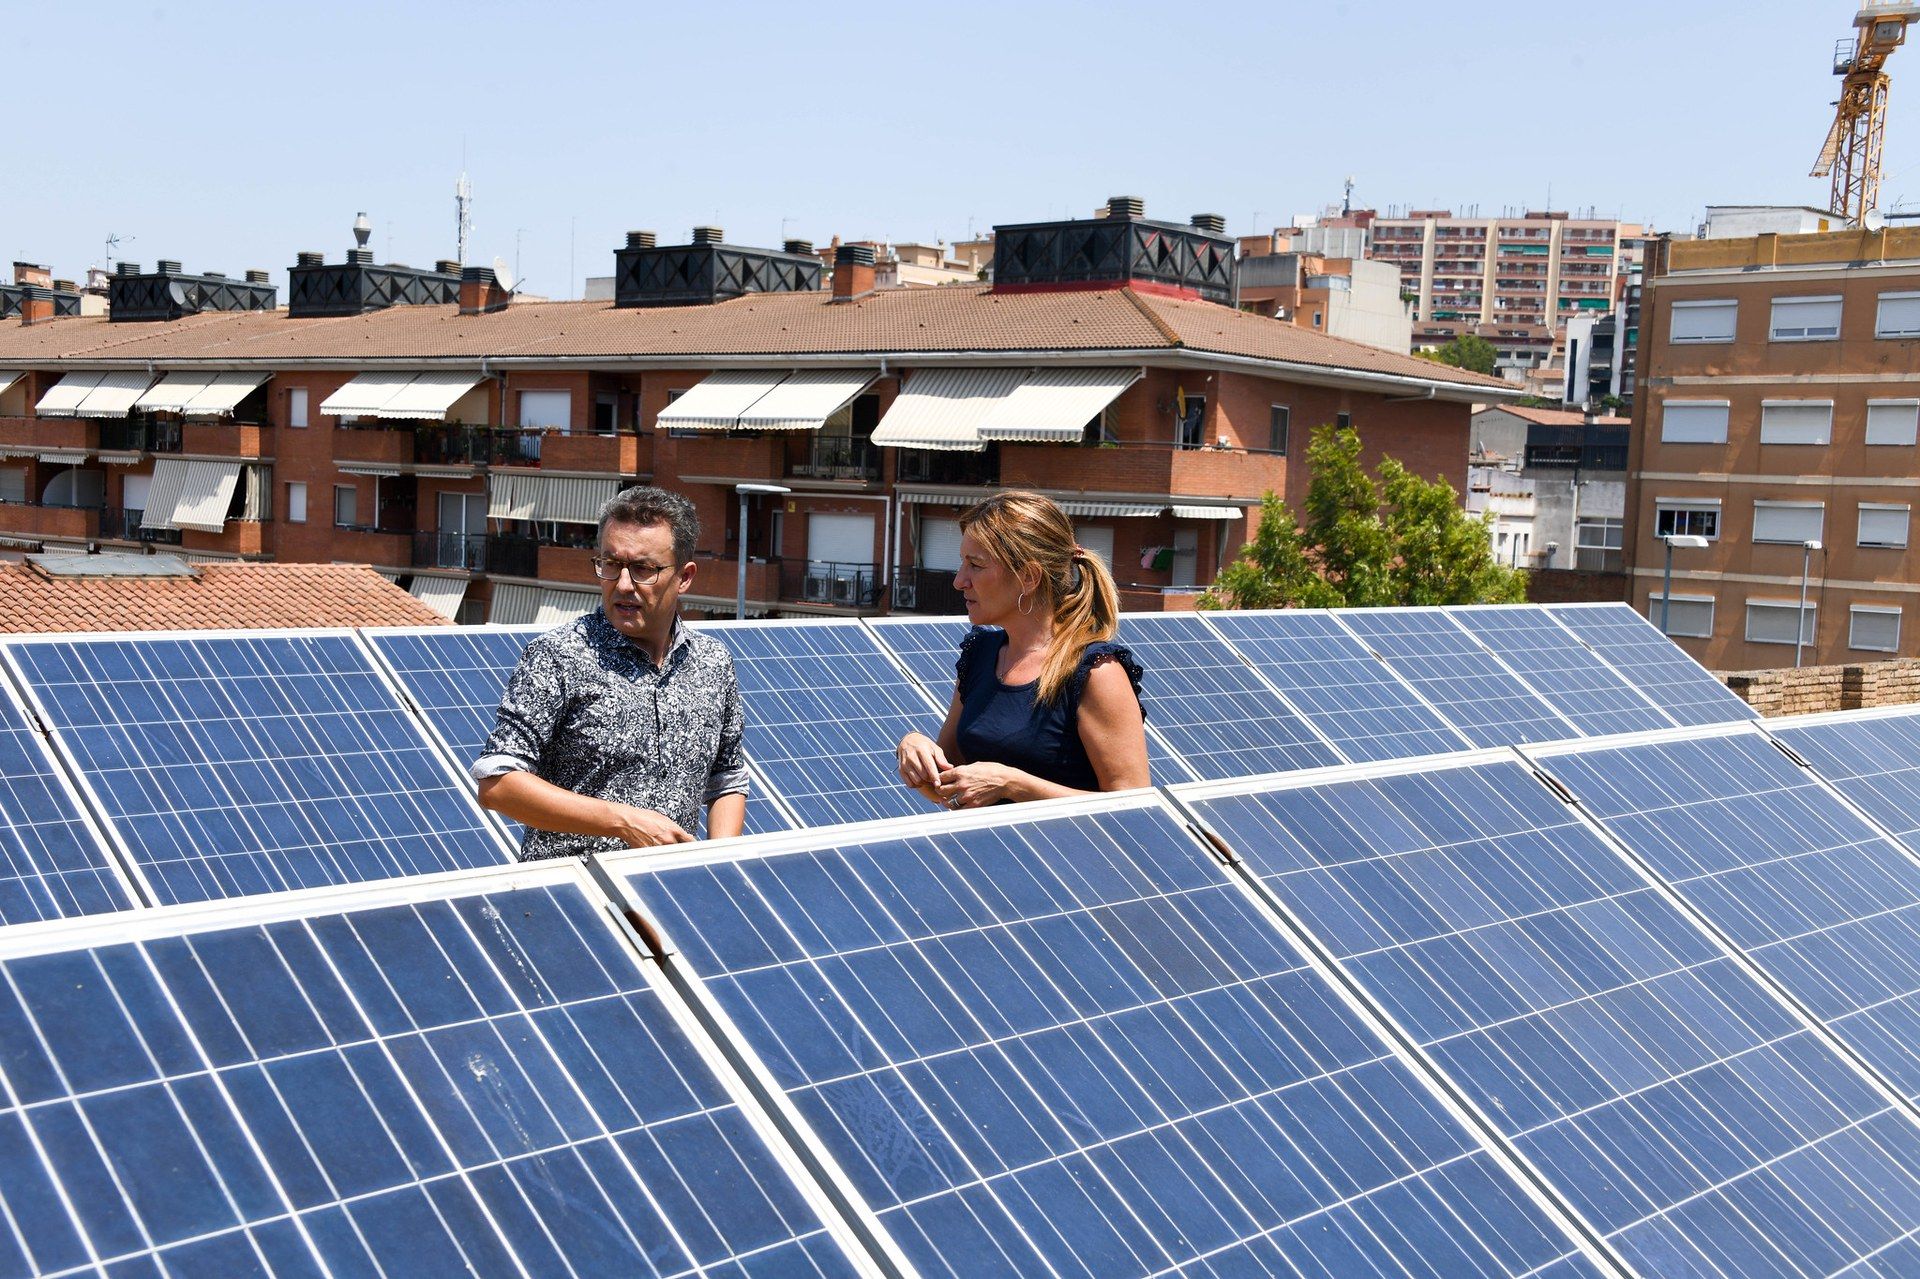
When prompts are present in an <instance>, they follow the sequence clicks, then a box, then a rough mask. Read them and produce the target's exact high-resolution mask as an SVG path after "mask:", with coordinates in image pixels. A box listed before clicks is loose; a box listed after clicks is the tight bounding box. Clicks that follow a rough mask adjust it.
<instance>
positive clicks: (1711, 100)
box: [0, 0, 1920, 298]
mask: <svg viewBox="0 0 1920 1279" xmlns="http://www.w3.org/2000/svg"><path fill="white" fill-rule="evenodd" d="M1853 8H1854V6H1853V5H1852V4H1851V3H1848V2H1847V0H1757V2H1756V3H1751V4H1746V5H1737V6H1736V5H1728V4H1723V3H1718V2H1714V3H1707V2H1706V0H1678V2H1676V0H1664V2H1660V3H1655V2H1654V0H1617V2H1616V3H1610V4H1580V5H1575V4H1562V3H1546V4H1517V3H1514V2H1513V0H1506V2H1504V3H1500V4H1489V3H1479V2H1477V0H1469V2H1467V3H1458V2H1456V3H1448V4H1412V3H1401V2H1398V0H1393V2H1389V3H1373V4H1359V3H1333V2H1329V0H1320V2H1318V3H1310V4H1285V5H1282V4H1277V3H1272V2H1270V0H1269V2H1268V3H1260V4H1252V3H1237V2H1236V3H1219V4H1211V5H1195V4H1186V3H1172V2H1169V3H1160V4H1151V5H1149V4H1137V3H1131V2H1130V0H1122V2H1111V0H1110V2H1108V3H1092V2H1091V0H1089V2H1087V3H1079V4H1065V3H1048V2H1047V0H1025V2H1024V3H1000V2H998V0H994V2H991V3H975V4H971V5H941V6H937V7H935V6H928V7H925V8H910V7H908V6H889V5H844V4H837V3H823V4H814V5H807V4H772V3H728V2H727V0H707V2H705V3H699V2H694V0H677V2H667V3H631V2H629V3H605V4H599V3H595V4H586V3H580V4H573V3H566V2H565V0H547V2H546V3H538V4H530V3H518V4H501V3H487V2H472V0H470V2H468V3H462V4H427V3H409V2H408V0H394V2H393V3H390V4H384V5H372V4H363V3H358V2H357V0H347V2H344V3H338V4H332V5H325V6H321V5H305V4H298V5H296V4H281V3H264V4H263V3H257V2H256V3H230V2H213V0H209V2H206V3H185V2H176V3H170V4H161V5H153V4H147V5H137V6H136V5H130V4H120V3H117V2H116V0H99V2H96V3H91V4H80V3H33V2H31V0H30V2H28V3H24V4H22V3H16V4H13V5H8V6H6V7H5V8H4V9H0V48H4V49H6V50H7V52H8V58H7V65H8V67H9V68H10V72H9V83H10V85H11V89H10V91H9V94H8V98H9V127H8V128H7V129H6V130H5V131H4V132H3V133H0V173H4V175H5V182H6V186H7V189H8V196H9V198H8V199H6V200H5V201H4V202H3V203H0V251H4V252H5V253H6V254H7V255H8V257H9V259H11V258H24V259H26V260H29V261H37V262H44V263H47V264H49V265H51V266H52V267H53V268H54V270H55V273H56V274H58V275H62V276H77V275H79V273H80V272H81V271H83V270H84V269H85V267H86V266H87V265H88V264H89V263H93V262H98V261H100V260H101V259H102V256H103V244H102V242H103V241H104V239H105V237H106V235H107V233H108V232H110V231H111V232H116V233H118V234H119V235H121V236H122V237H131V238H129V239H128V242H127V243H126V244H125V245H124V246H123V247H122V249H121V250H120V256H122V257H126V258H131V259H132V260H134V261H138V262H141V263H143V264H146V265H148V266H151V265H152V263H153V261H154V260H155V259H157V258H161V257H166V258H178V259H181V260H182V261H183V262H184V263H185V265H186V267H187V269H188V270H190V271H197V270H216V271H227V272H230V273H237V272H239V271H241V270H244V269H246V268H248V267H266V268H269V269H271V270H272V271H273V272H274V274H275V280H276V282H277V283H280V284H282V285H283V287H284V283H285V269H286V267H287V266H288V265H290V264H291V263H292V261H293V257H294V254H295V253H296V252H297V251H299V250H302V249H318V250H323V251H324V252H325V253H326V255H327V257H328V259H329V260H335V261H337V260H338V259H339V258H340V256H341V254H342V252H343V251H344V250H345V249H346V248H347V247H349V246H350V245H351V243H352V238H351V235H350V231H349V228H350V226H351V223H352V221H353V216H354V214H355V212H356V211H358V210H361V209H365V210H366V211H367V212H368V214H369V215H370V216H371V217H372V219H373V221H374V225H375V228H376V230H375V236H374V240H373V248H374V250H375V252H376V255H377V256H378V257H379V258H380V259H381V260H382V261H386V260H395V261H403V262H411V263H416V264H426V263H429V262H431V260H432V259H434V258H436V257H441V256H448V257H450V256H452V254H453V250H454V217H453V182H454V179H455V177H456V176H457V175H458V173H459V171H460V167H461V154H462V147H463V145H464V148H465V155H466V168H467V170H468V172H469V174H470V175H471V178H472V181H473V188H474V234H473V250H472V252H471V253H470V258H471V259H472V260H477V261H480V262H486V261H488V260H490V259H491V258H492V257H493V255H495V254H499V255H501V256H503V257H504V258H506V259H507V260H508V261H509V262H512V261H513V260H514V259H515V257H516V252H517V254H518V257H519V261H520V268H521V276H522V278H523V279H524V281H525V283H526V286H527V287H528V288H529V289H531V290H535V291H538V292H542V293H549V294H552V295H554V296H567V295H569V294H570V293H571V292H573V291H574V290H577V288H578V287H579V280H580V279H581V278H582V277H584V276H587V275H603V274H607V273H609V272H611V270H612V262H613V250H614V248H615V247H616V246H617V245H618V244H619V243H620V241H621V238H622V235H623V233H624V232H625V231H626V230H627V229H628V228H630V227H633V228H639V227H645V228H652V229H656V230H658V231H659V232H660V233H661V236H662V239H663V242H667V243H677V242H681V241H682V240H683V239H684V237H685V236H686V234H687V231H688V229H689V228H690V227H692V226H693V225H694V224H696V223H707V222H715V221H717V222H718V224H719V225H721V226H723V227H725V228H726V231H727V238H728V239H730V240H734V241H737V242H741V243H750V244H775V243H777V242H778V241H779V239H780V238H781V236H782V234H783V232H784V234H787V235H797V236H804V237H807V238H811V239H814V240H819V241H825V240H827V239H829V238H830V237H831V236H832V235H834V234H835V233H838V234H840V235H842V236H845V237H847V238H887V239H893V240H931V239H933V238H935V237H942V238H945V239H948V240H953V239H958V238H961V237H963V236H965V235H966V234H967V232H968V230H969V227H970V226H971V227H972V228H975V229H979V230H984V229H985V228H987V227H989V226H991V225H992V224H993V223H994V222H996V221H1002V222H1006V221H1021V220H1031V219H1035V218H1044V217H1051V216H1057V215H1061V214H1065V213H1070V214H1073V215H1075V216H1085V215H1086V214H1087V213H1088V212H1090V211H1091V210H1092V209H1093V207H1094V206H1095V205H1096V204H1098V203H1099V202H1100V201H1102V200H1104V199H1105V198H1106V197H1107V196H1109V195H1113V194H1119V193H1125V194H1137V195H1140V196H1142V197H1144V198H1145V200H1146V202H1147V212H1148V214H1149V216H1160V217H1169V218H1185V217H1186V216H1187V215H1189V214H1192V213H1195V212H1218V213H1221V214H1224V215H1225V216H1226V218H1227V221H1228V226H1229V228H1230V229H1232V230H1234V231H1236V232H1247V231H1251V230H1253V229H1255V222H1254V218H1255V215H1256V214H1258V216H1259V219H1260V222H1261V223H1262V224H1264V225H1267V226H1271V225H1274V224H1277V223H1284V222H1285V221H1286V220H1287V219H1288V218H1289V217H1290V216H1291V215H1292V214H1294V213H1296V212H1307V211H1310V210H1313V209H1316V208H1318V207H1319V206H1321V205H1323V204H1325V203H1326V202H1328V201H1331V200H1337V199H1338V198H1339V195H1340V182H1341V179H1342V178H1343V177H1344V176H1345V175H1347V174H1352V175H1354V177H1355V179H1356V181H1357V187H1356V190H1355V196H1354V198H1355V200H1356V202H1357V203H1362V204H1370V205H1374V206H1377V207H1385V206H1387V205H1400V206H1403V207H1404V206H1408V205H1414V206H1420V207H1449V206H1451V207H1453V208H1456V209H1464V208H1465V207H1466V206H1469V205H1478V206H1480V209H1481V210H1482V212H1485V213H1492V212H1496V211H1497V210H1498V209H1499V208H1500V207H1501V206H1503V205H1516V206H1518V205H1526V206H1532V207H1538V206H1540V205H1542V204H1544V203H1545V202H1546V200H1547V197H1548V192H1549V190H1551V193H1552V199H1553V205H1554V207H1556V208H1566V209H1575V208H1585V207H1588V206H1593V207H1595V208H1597V209H1598V210H1599V211H1600V212H1601V213H1602V214H1603V215H1605V214H1612V215H1618V216H1621V217H1625V218H1628V219H1630V220H1643V221H1649V222H1651V223H1653V224H1655V225H1657V226H1659V227H1661V228H1662V229H1669V230H1674V231H1680V232H1685V231H1687V230H1690V229H1691V228H1692V226H1693V225H1694V223H1695V222H1696V221H1697V220H1698V219H1699V216H1700V212H1701V210H1702V208H1703V207H1704V206H1705V205H1706V204H1708V203H1791V204H1799V203H1808V204H1819V203H1823V202H1824V198H1825V194H1826V184H1825V182H1823V181H1816V180H1814V179H1811V178H1809V177H1807V176H1806V174H1807V170H1808V168H1809V167H1810V166H1811V164H1812V161H1813V159H1814V156H1815V154H1816V152H1817V151H1818V149H1819V145H1820V142H1821V140H1822V138H1823V137H1824V135H1825V132H1826V128H1827V125H1828V122H1829V120H1830V119H1831V110H1830V108H1829V106H1828V104H1829V103H1830V102H1831V101H1832V99H1833V97H1834V96H1835V92H1836V87H1837V85H1838V81H1837V80H1836V79H1835V78H1834V77H1833V76H1832V75H1831V73H1830V70H1831V68H1830V58H1831V53H1832V47H1833V42H1834V41H1835V40H1836V39H1838V38H1839V37H1841V36H1843V35H1846V34H1848V33H1849V32H1850V30H1851V28H1850V23H1851V20H1852V16H1853ZM1915 44H1916V47H1915V48H1913V49H1908V50H1903V51H1901V52H1899V53H1897V54H1896V55H1895V56H1894V58H1893V60H1892V62H1891V64H1890V69H1891V70H1892V72H1893V78H1894V84H1893V93H1892V106H1891V111H1890V119H1891V124H1890V127H1889V129H1888V139H1889V144H1888V148H1887V162H1886V171H1887V174H1888V180H1887V185H1886V189H1885V194H1884V199H1883V204H1884V206H1885V207H1888V208H1892V207H1895V206H1896V204H1897V203H1898V202H1899V201H1901V200H1903V199H1904V200H1906V201H1907V207H1909V208H1920V39H1916V41H1915ZM570 239H571V242H572V246H573V250H572V258H571V268H570V265H569V241H570ZM516 240H517V241H518V244H517V246H516ZM282 296H283V298H284V293H283V294H282Z"/></svg>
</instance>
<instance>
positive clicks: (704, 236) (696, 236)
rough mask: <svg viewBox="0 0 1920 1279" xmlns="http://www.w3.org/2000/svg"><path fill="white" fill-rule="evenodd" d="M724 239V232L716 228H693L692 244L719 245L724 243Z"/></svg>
mask: <svg viewBox="0 0 1920 1279" xmlns="http://www.w3.org/2000/svg"><path fill="white" fill-rule="evenodd" d="M725 239H726V232H724V231H722V230H721V229H720V228H719V227H717V226H697V227H695V228H693V242H694V243H695V244H721V243H724V242H725Z"/></svg>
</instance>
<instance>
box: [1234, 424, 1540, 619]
mask: <svg viewBox="0 0 1920 1279" xmlns="http://www.w3.org/2000/svg"><path fill="white" fill-rule="evenodd" d="M1307 465H1308V468H1309V470H1310V471H1311V473H1312V476H1313V478H1312V481H1311V482H1310V483H1309V484H1308V486H1307V498H1306V501H1305V503H1304V504H1303V510H1304V511H1305V513H1306V522H1305V523H1304V524H1302V523H1301V521H1300V519H1299V518H1298V517H1297V516H1296V515H1295V514H1294V512H1293V511H1292V510H1291V509H1290V508H1289V507H1288V506H1287V504H1286V503H1285V502H1283V501H1282V500H1281V499H1280V498H1279V497H1278V496H1277V495H1276V494H1273V493H1268V494H1267V495H1266V497H1265V498H1264V499H1263V500H1262V502H1261V504H1260V527H1259V529H1258V530H1257V531H1256V532H1255V533H1254V536H1253V538H1252V540H1251V541H1249V542H1248V543H1247V544H1246V545H1244V546H1242V547H1241V548H1240V554H1239V555H1238V556H1236V557H1235V558H1234V560H1233V562H1232V563H1231V564H1228V565H1227V566H1226V567H1225V568H1223V569H1221V570H1220V576H1219V578H1218V580H1216V581H1215V582H1214V584H1213V586H1212V587H1211V588H1209V589H1208V591H1207V592H1206V594H1205V595H1203V596H1201V598H1200V606H1201V607H1202V608H1284V607H1289V606H1291V607H1297V608H1343V607H1344V608H1377V607H1381V606H1384V605H1392V604H1493V603H1512V602H1516V601H1519V600H1523V599H1525V598H1526V574H1524V573H1522V572H1521V571H1520V570H1518V569H1515V568H1510V567H1508V566H1506V565H1503V564H1501V563H1500V562H1499V561H1498V560H1496V559H1495V558H1494V554H1493V539H1492V537H1491V535H1490V529H1489V525H1488V522H1487V519H1486V517H1478V518H1476V517H1474V516H1471V515H1468V514H1467V513H1466V512H1465V511H1464V510H1462V509H1461V507H1460V497H1459V494H1458V493H1456V492H1455V491H1454V488H1453V486H1452V485H1451V484H1448V483H1446V482H1445V481H1444V480H1427V479H1422V478H1421V477H1420V476H1418V475H1416V474H1414V473H1413V472H1412V471H1409V470H1408V469H1407V468H1406V467H1405V466H1403V465H1402V464H1401V463H1400V461H1399V460H1398V459H1397V458H1386V459H1385V460H1383V461H1382V462H1381V463H1380V466H1379V469H1378V475H1377V476H1375V475H1369V474H1368V473H1367V470H1366V468H1365V467H1364V466H1363V465H1361V462H1360V436H1359V433H1358V432H1356V431H1354V430H1352V429H1351V428H1349V429H1347V430H1344V431H1336V430H1335V429H1334V428H1333V427H1331V426H1322V427H1320V428H1318V429H1316V430H1315V431H1314V433H1313V439H1312V441H1311V443H1309V445H1308V446H1307Z"/></svg>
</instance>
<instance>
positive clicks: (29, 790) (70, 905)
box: [0, 675, 138, 925]
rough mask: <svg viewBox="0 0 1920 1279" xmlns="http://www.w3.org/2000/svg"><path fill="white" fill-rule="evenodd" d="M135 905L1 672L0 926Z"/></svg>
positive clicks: (124, 908)
mask: <svg viewBox="0 0 1920 1279" xmlns="http://www.w3.org/2000/svg"><path fill="white" fill-rule="evenodd" d="M137 904H138V903H137V902H136V901H135V899H134V895H133V890H132V888H131V886H130V885H129V884H128V883H127V881H126V880H125V878H124V877H123V876H122V874H121V872H120V868H119V867H118V866H117V865H116V864H115V863H114V860H113V858H112V857H111V856H110V855H109V854H108V852H107V848H106V846H105V845H104V844H103V843H102V842H101V839H100V834H99V832H98V831H97V830H95V829H94V825H93V823H92V822H91V821H90V820H89V819H88V818H87V816H86V814H85V812H84V811H83V810H82V809H81V807H80V798H79V796H78V795H76V794H75V793H74V791H73V787H72V784H71V783H69V782H68V780H67V777H66V775H65V774H64V773H62V772H61V771H60V766H59V764H58V763H57V762H56V761H55V760H54V758H53V755H52V752H50V751H49V750H48V749H47V744H46V742H45V741H43V740H42V739H41V737H40V734H39V733H37V732H35V731H34V729H33V725H32V724H31V723H29V722H28V719H27V713H26V708H25V707H23V706H22V705H21V704H20V699H19V694H17V693H16V692H14V690H13V686H12V685H11V684H9V683H8V682H7V681H6V679H5V678H4V675H0V925H6V924H22V923H27V922H29V921H32V920H40V919H68V918H71V917H73V916H76V915H96V914H101V913H103V912H106V911H113V910H126V909H128V908H130V907H132V906H135V905H137Z"/></svg>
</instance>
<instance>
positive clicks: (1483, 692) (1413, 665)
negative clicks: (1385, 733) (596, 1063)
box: [1339, 608, 1580, 746]
mask: <svg viewBox="0 0 1920 1279" xmlns="http://www.w3.org/2000/svg"><path fill="white" fill-rule="evenodd" d="M1339 617H1340V620H1341V622H1342V623H1344V624H1345V625H1346V626H1347V627H1348V628H1349V629H1350V630H1352V631H1353V633H1354V634H1355V635H1357V636H1359V637H1360V639H1361V640H1362V641H1364V642H1365V643H1366V645H1367V646H1368V647H1369V648H1371V649H1372V650H1373V651H1374V652H1376V653H1378V654H1380V656H1381V657H1382V658H1384V659H1385V660H1386V663H1387V665H1389V666H1391V667H1392V668H1393V669H1394V671H1395V672H1396V673H1397V674H1399V676H1400V677H1401V678H1402V679H1404V680H1406V681H1407V682H1408V683H1409V684H1411V685H1413V687H1414V690H1415V691H1416V692H1418V693H1419V694H1420V696H1421V697H1423V698H1425V699H1426V701H1427V702H1428V704H1430V705H1431V706H1432V707H1433V708H1434V709H1435V710H1437V711H1439V712H1440V714H1441V715H1442V716H1444V717H1445V718H1446V720H1447V722H1448V723H1450V724H1452V725H1453V726H1454V727H1455V728H1457V729H1459V730H1460V731H1461V732H1462V733H1463V734H1465V735H1466V737H1467V739H1468V740H1469V741H1471V742H1472V743H1473V744H1474V745H1475V746H1512V745H1515V744H1517V743H1521V742H1544V741H1558V740H1561V739H1563V738H1568V737H1578V736H1580V730H1579V729H1577V728H1576V727H1574V725H1573V723H1572V722H1571V721H1570V720H1567V719H1566V718H1564V717H1563V716H1561V715H1560V714H1559V713H1558V712H1557V711H1555V710H1554V709H1553V708H1552V707H1550V706H1548V705H1547V704H1546V703H1545V702H1544V701H1542V700H1541V699H1540V697H1539V695H1538V694H1536V693H1534V692H1533V690H1532V689H1530V688H1528V687H1527V686H1526V685H1525V684H1524V683H1522V682H1521V681H1520V680H1519V679H1518V678H1516V677H1515V676H1514V674H1513V672H1512V671H1510V670H1508V669H1507V668H1506V667H1505V666H1503V665H1501V663H1500V661H1499V659H1498V658H1496V657H1494V655H1493V654H1491V653H1489V652H1488V651H1487V650H1486V649H1484V648H1482V647H1481V646H1480V645H1479V644H1477V643H1475V642H1474V639H1473V637H1472V636H1470V635H1468V634H1467V633H1466V632H1465V631H1462V630H1461V629H1460V628H1459V627H1458V626H1455V625H1454V624H1453V622H1452V620H1451V619H1450V618H1449V617H1448V616H1447V610H1444V609H1438V608H1394V609H1384V608H1383V609H1364V608H1356V609H1347V610H1344V611H1343V612H1341V613H1340V614H1339Z"/></svg>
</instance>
